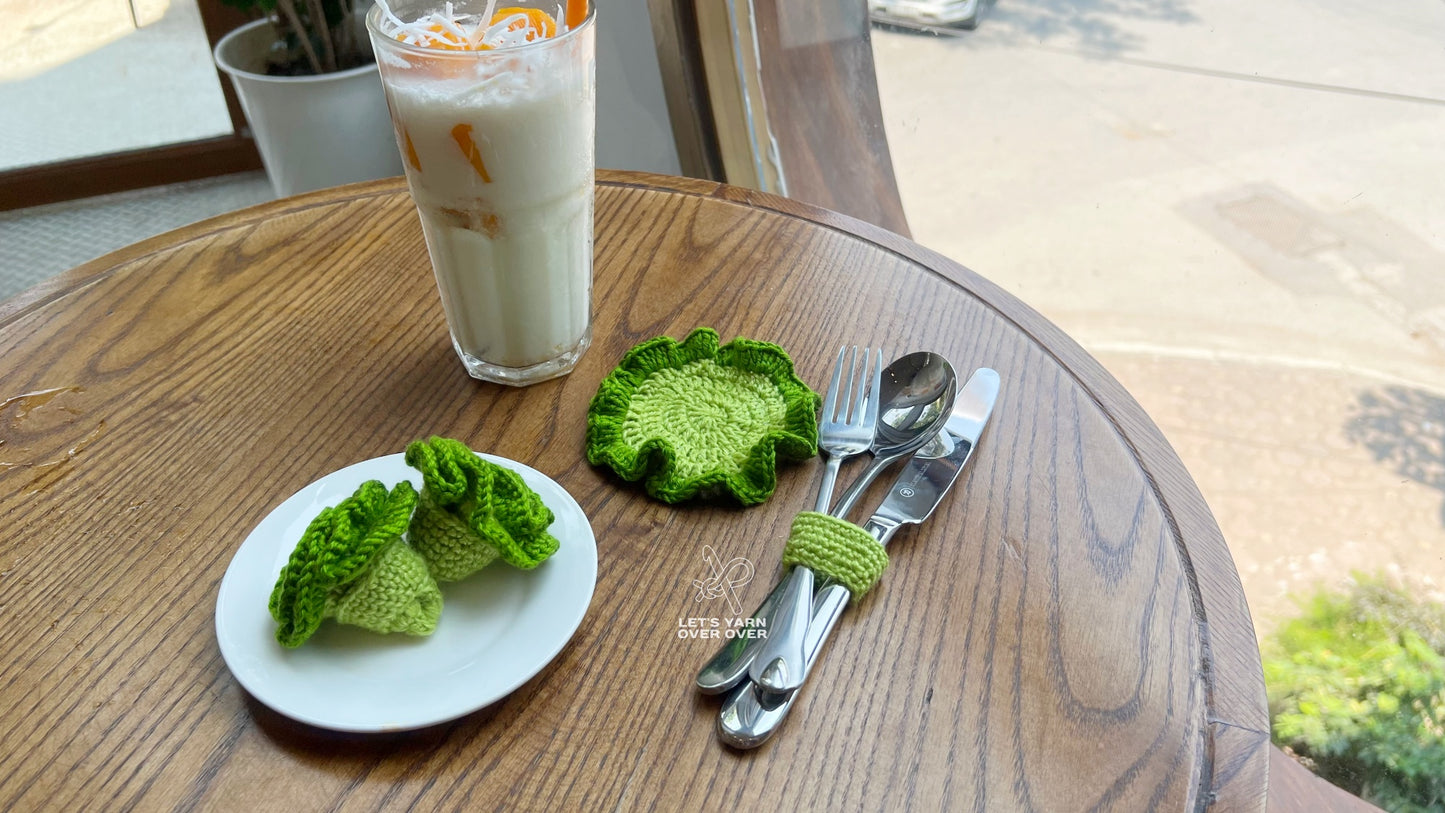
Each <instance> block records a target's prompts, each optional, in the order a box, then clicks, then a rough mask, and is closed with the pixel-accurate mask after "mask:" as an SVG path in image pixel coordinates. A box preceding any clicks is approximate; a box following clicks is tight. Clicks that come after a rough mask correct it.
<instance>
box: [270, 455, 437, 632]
mask: <svg viewBox="0 0 1445 813" xmlns="http://www.w3.org/2000/svg"><path fill="white" fill-rule="evenodd" d="M416 502H417V494H416V490H415V489H413V488H412V486H411V483H407V482H402V483H399V484H397V486H396V488H393V489H392V490H391V491H387V488H386V486H385V485H383V484H382V483H381V482H379V481H377V480H368V481H367V482H365V483H362V484H361V487H360V488H358V489H357V490H356V493H355V494H352V495H351V496H350V497H347V498H346V499H344V500H342V501H341V502H340V503H339V504H337V505H336V506H334V507H331V508H323V509H322V510H321V513H320V514H318V515H317V516H316V518H315V519H313V520H312V521H311V524H310V525H308V526H307V527H306V531H305V533H303V534H302V535H301V541H300V542H298V543H297V544H296V548H295V549H294V550H293V551H292V552H291V557H290V559H289V560H288V561H287V562H286V565H285V567H283V568H281V574H280V576H279V577H278V578H277V580H276V586H275V587H274V588H273V589H272V591H271V600H270V602H269V605H268V608H269V609H270V611H271V617H272V618H274V619H275V620H276V624H277V627H276V640H277V641H279V642H280V643H281V644H282V645H283V646H287V647H297V646H300V645H301V644H303V643H305V642H306V639H307V638H310V637H311V635H312V634H313V633H315V632H316V630H317V628H318V627H320V626H321V622H322V620H323V619H325V618H327V617H329V616H333V615H334V616H336V617H337V620H338V621H342V623H361V626H364V627H366V628H367V629H372V630H375V631H377V632H410V633H412V634H417V635H425V634H428V633H430V632H431V630H432V629H434V628H435V627H436V620H437V617H438V616H439V615H440V614H441V592H440V591H439V590H438V589H437V585H436V582H435V581H434V580H433V579H432V578H431V577H430V576H428V575H426V574H425V573H422V574H421V575H422V576H425V578H418V574H417V572H416V564H415V562H414V561H412V560H409V559H408V557H407V550H408V549H406V547H405V543H403V542H401V536H402V533H403V532H404V531H405V530H406V528H407V525H408V523H409V521H410V519H411V513H412V508H413V507H414V506H415V505H416ZM398 546H401V548H402V549H401V550H396V548H397V547H398ZM342 607H345V608H346V609H345V610H344V615H345V618H346V619H351V620H346V621H343V620H342V612H343V611H342V610H340V609H339V608H342ZM357 619H359V620H360V621H358V620H357ZM426 619H430V620H429V621H427V620H426ZM362 622H364V623H362Z"/></svg>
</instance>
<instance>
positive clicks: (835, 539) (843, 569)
mask: <svg viewBox="0 0 1445 813" xmlns="http://www.w3.org/2000/svg"><path fill="white" fill-rule="evenodd" d="M794 565H802V566H804V567H806V568H808V569H809V570H811V571H813V573H814V574H815V575H817V576H823V577H827V578H829V579H832V580H833V581H835V582H837V583H839V584H841V585H843V586H844V587H846V588H848V592H849V593H851V594H852V595H853V601H855V602H856V601H857V600H858V599H859V598H861V597H862V596H863V594H864V593H866V592H868V591H869V590H871V589H872V588H873V585H875V584H877V583H878V578H879V577H880V576H882V575H883V569H884V568H886V567H888V554H887V553H886V552H885V551H884V550H883V546H882V545H880V544H878V540H876V539H874V538H873V537H872V536H870V535H869V533H868V532H867V531H865V530H863V529H862V528H859V527H858V526H857V525H854V524H853V523H851V522H848V521H846V520H842V519H838V518H837V517H830V516H828V515H827V514H820V513H818V512H816V511H804V512H803V513H801V514H799V515H798V516H797V517H796V518H794V519H793V527H792V529H791V530H790V531H789V532H788V544H787V546H786V547H784V548H783V566H784V567H793V566H794Z"/></svg>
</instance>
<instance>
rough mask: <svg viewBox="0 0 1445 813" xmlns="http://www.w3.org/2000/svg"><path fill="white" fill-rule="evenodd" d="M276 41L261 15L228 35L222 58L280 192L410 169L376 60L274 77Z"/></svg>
mask: <svg viewBox="0 0 1445 813" xmlns="http://www.w3.org/2000/svg"><path fill="white" fill-rule="evenodd" d="M362 37H363V41H365V34H362ZM275 40H276V37H275V33H274V30H273V29H272V27H271V24H270V23H269V22H268V21H266V20H257V21H255V22H252V23H247V24H246V25H243V26H241V27H240V28H238V29H236V30H235V31H232V32H231V33H229V34H227V35H226V36H225V37H222V38H221V41H220V42H218V43H216V51H215V58H216V65H217V66H218V67H219V68H220V69H221V70H223V71H225V72H226V73H227V74H228V75H229V76H230V77H231V82H232V84H233V85H234V86H235V88H236V95H237V96H239V97H240V99H241V108H242V109H243V110H244V111H245V113H246V121H248V122H249V123H250V125H251V133H252V135H253V136H254V137H255V139H256V146H257V148H258V149H259V150H260V151H261V163H262V164H264V165H265V166H266V175H267V177H269V178H270V179H271V186H272V187H273V188H275V190H276V194H277V196H279V197H285V196H287V195H295V194H297V193H300V192H309V191H311V190H313V189H322V188H325V187H328V186H337V185H339V184H344V183H352V182H354V181H367V180H372V179H374V178H389V177H391V176H393V175H400V174H402V168H401V154H400V153H399V152H398V151H397V148H396V136H395V135H394V134H393V132H392V128H391V115H390V114H389V113H388V112H387V109H386V94H385V93H384V92H383V90H382V87H381V78H380V77H379V76H378V75H377V72H376V64H375V63H372V64H370V65H363V66H361V67H359V68H352V69H351V70H346V71H338V72H336V73H328V74H322V75H319V76H268V75H266V73H265V70H266V55H267V53H268V52H269V51H270V49H271V44H272V43H273V42H275Z"/></svg>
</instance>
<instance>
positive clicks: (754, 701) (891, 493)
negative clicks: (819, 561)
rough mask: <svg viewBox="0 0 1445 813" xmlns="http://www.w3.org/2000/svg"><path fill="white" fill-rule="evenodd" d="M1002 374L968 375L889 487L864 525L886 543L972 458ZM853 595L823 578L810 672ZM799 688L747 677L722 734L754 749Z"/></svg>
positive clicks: (934, 503) (924, 515)
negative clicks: (932, 434)
mask: <svg viewBox="0 0 1445 813" xmlns="http://www.w3.org/2000/svg"><path fill="white" fill-rule="evenodd" d="M998 391H999V376H998V373H997V372H995V371H993V370H991V369H989V368H987V367H983V368H980V369H978V370H977V371H975V372H974V374H973V375H972V376H970V377H969V379H968V383H966V384H964V385H963V389H961V390H960V391H959V393H958V398H957V399H956V400H955V401H954V406H953V412H952V414H951V415H950V416H949V419H948V423H947V424H945V425H944V428H943V431H941V432H939V434H938V436H937V437H936V438H934V440H932V441H930V442H929V443H928V444H927V445H926V446H924V447H923V448H922V449H919V450H918V451H917V452H915V453H914V455H913V457H912V458H910V459H909V461H908V465H907V466H906V467H905V468H904V470H903V472H902V473H900V474H899V475H898V478H897V479H896V480H894V481H893V485H892V487H890V488H889V489H888V496H887V497H885V498H884V499H883V503H882V504H881V505H879V506H878V510H876V511H874V512H873V516H871V517H869V518H868V521H867V522H865V523H864V524H863V529H864V530H866V531H868V533H870V534H871V535H872V536H873V537H874V538H875V539H877V540H878V542H879V543H880V544H882V545H885V546H886V545H887V544H888V540H889V539H891V538H892V536H893V534H894V533H896V532H897V531H898V529H899V528H901V527H903V526H904V525H915V524H918V523H921V522H923V521H924V520H926V519H928V517H929V516H931V515H932V514H933V511H934V509H936V508H937V507H938V504H939V503H940V502H942V501H943V497H944V495H946V494H947V493H948V490H949V489H950V488H951V487H952V486H953V484H954V482H956V481H957V480H958V475H959V473H960V472H962V471H963V467H964V466H965V465H966V464H967V463H968V460H969V458H971V457H972V456H973V450H974V449H975V448H976V447H977V446H978V441H979V438H980V437H982V436H983V430H984V427H985V426H986V425H987V424H988V419H989V416H990V415H991V414H993V406H994V404H995V403H996V402H997V400H998ZM849 598H851V595H850V594H849V592H848V588H846V587H843V586H842V585H839V584H836V583H833V582H830V581H827V580H824V581H823V582H822V583H821V586H820V587H819V589H818V592H817V593H816V595H815V596H814V598H813V612H812V618H811V619H810V624H809V627H808V634H807V638H806V640H805V647H806V652H807V670H808V671H809V672H811V671H812V668H813V664H814V663H816V662H817V660H818V656H819V654H820V653H821V652H822V650H823V645H824V644H825V643H827V640H828V636H829V634H830V633H831V632H832V631H833V627H834V626H836V625H837V623H838V619H839V618H840V617H842V615H843V610H844V609H845V608H846V607H847V606H848V600H849ZM797 695H798V693H797V691H793V692H789V693H787V694H785V695H783V696H781V697H779V696H776V695H772V694H766V695H765V693H763V692H762V691H761V690H760V689H759V688H758V686H757V684H755V683H753V682H752V681H750V680H749V681H744V682H743V683H742V685H740V686H738V687H737V688H736V689H735V690H734V691H733V693H732V694H730V695H728V698H727V700H725V701H724V702H723V705H722V709H721V710H720V711H719V713H718V724H717V731H718V738H719V739H721V740H722V741H723V742H724V743H726V744H728V745H731V746H733V747H735V748H756V747H758V746H759V745H762V744H763V743H764V742H767V740H768V739H769V738H770V737H772V736H773V734H774V733H775V732H776V731H777V729H778V726H779V725H781V724H782V722H783V720H784V719H785V718H786V717H787V714H788V710H789V709H791V708H792V706H793V700H794V699H795V698H796V697H797Z"/></svg>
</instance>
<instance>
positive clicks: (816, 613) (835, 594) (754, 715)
mask: <svg viewBox="0 0 1445 813" xmlns="http://www.w3.org/2000/svg"><path fill="white" fill-rule="evenodd" d="M900 527H902V523H899V522H894V521H892V520H888V519H885V518H882V517H878V516H876V515H875V516H873V517H870V518H869V519H868V521H867V522H866V523H864V525H863V529H864V530H866V531H868V533H870V534H872V535H873V537H874V538H875V539H877V540H878V544H880V545H887V544H888V540H889V539H891V538H892V537H893V534H894V533H895V532H897V530H898V529H899V528H900ZM850 598H852V594H851V593H849V592H848V588H846V587H844V586H843V585H841V584H838V583H836V582H833V581H831V580H829V579H823V580H822V581H821V582H820V584H819V587H818V592H817V594H816V595H815V596H814V598H813V607H812V613H811V614H810V616H811V617H810V622H809V624H808V633H807V637H806V638H805V641H804V650H805V652H806V653H807V671H808V672H812V671H813V665H814V664H816V663H817V662H818V656H819V655H820V654H822V652H823V644H826V643H827V642H828V636H829V635H830V634H832V632H833V627H835V626H836V625H837V624H838V619H839V618H841V617H842V616H843V610H845V609H847V607H848V599H850ZM797 697H798V691H792V692H788V693H786V694H783V695H773V694H765V693H764V692H763V691H762V690H761V689H760V688H759V687H758V685H757V684H756V683H753V682H752V681H750V680H749V681H743V683H742V685H741V686H738V687H737V689H736V690H734V691H733V693H732V694H730V695H728V698H727V700H724V701H723V705H722V709H721V710H720V711H719V712H718V721H717V735H718V739H720V740H722V741H723V742H724V743H725V744H727V745H731V746H732V747H734V748H757V747H758V746H759V745H762V744H763V743H765V742H767V741H768V739H769V738H771V737H772V736H773V734H774V733H776V732H777V730H778V726H780V725H782V724H783V720H784V719H786V718H787V716H788V710H789V709H791V708H792V707H793V701H794V700H796V699H797Z"/></svg>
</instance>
